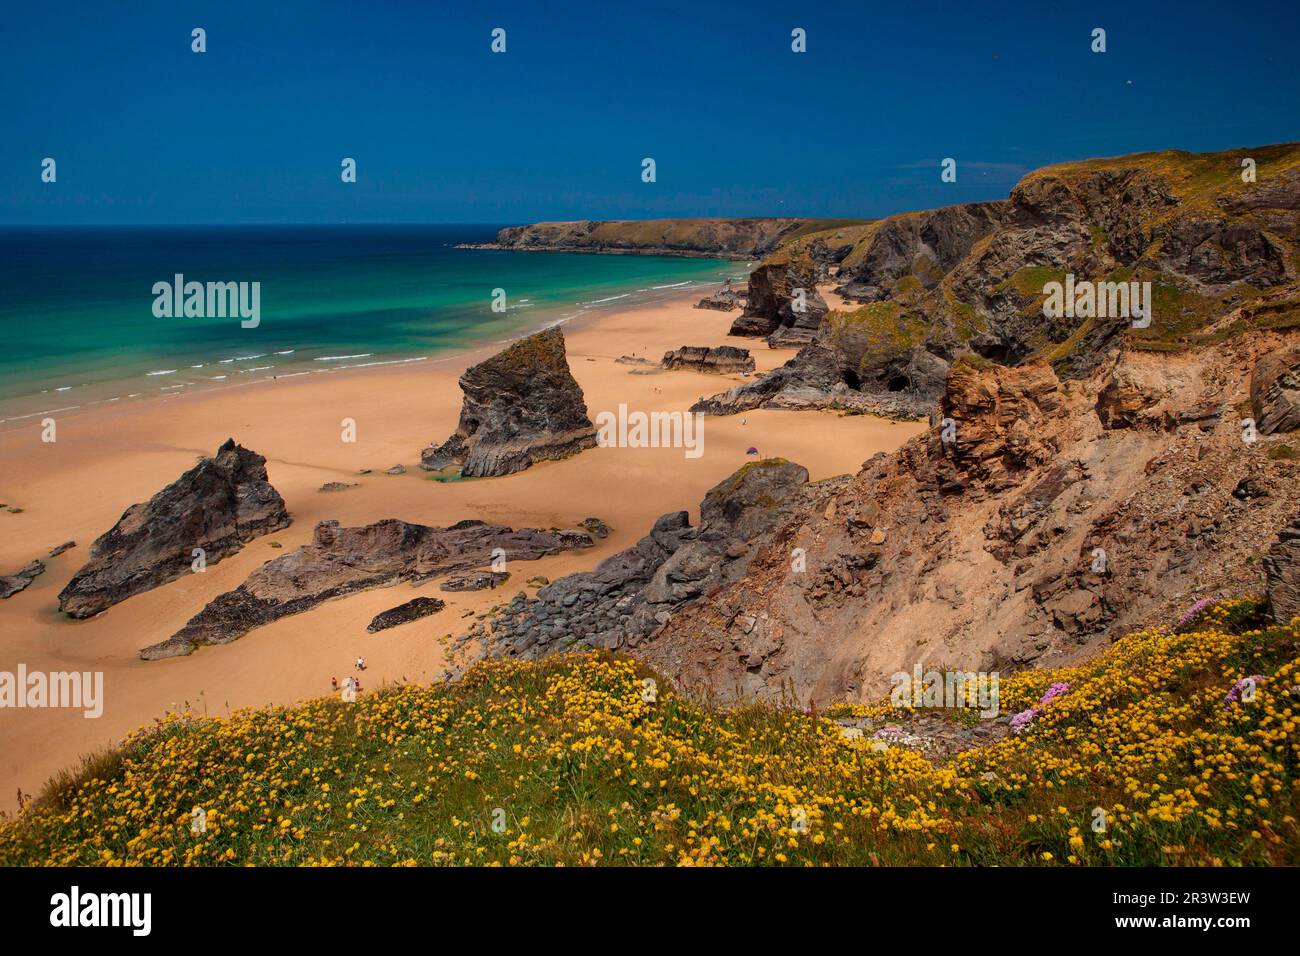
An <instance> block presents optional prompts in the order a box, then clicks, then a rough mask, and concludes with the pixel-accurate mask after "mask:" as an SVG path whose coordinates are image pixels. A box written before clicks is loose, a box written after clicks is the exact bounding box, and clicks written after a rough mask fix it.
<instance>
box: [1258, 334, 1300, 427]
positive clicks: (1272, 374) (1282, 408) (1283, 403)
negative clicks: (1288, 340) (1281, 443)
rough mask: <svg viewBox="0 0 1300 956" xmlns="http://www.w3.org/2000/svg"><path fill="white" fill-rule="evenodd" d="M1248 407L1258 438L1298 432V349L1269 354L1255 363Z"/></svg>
mask: <svg viewBox="0 0 1300 956" xmlns="http://www.w3.org/2000/svg"><path fill="white" fill-rule="evenodd" d="M1250 403H1251V407H1252V409H1253V410H1254V413H1255V426H1256V427H1257V428H1258V429H1259V431H1260V433H1261V434H1264V435H1272V434H1274V433H1275V432H1293V431H1295V430H1296V429H1297V428H1300V346H1297V347H1296V348H1291V349H1279V350H1278V351H1276V352H1271V353H1269V354H1268V355H1265V356H1264V357H1263V358H1261V359H1260V360H1259V361H1258V362H1256V363H1255V371H1254V374H1253V375H1252V376H1251V381H1250Z"/></svg>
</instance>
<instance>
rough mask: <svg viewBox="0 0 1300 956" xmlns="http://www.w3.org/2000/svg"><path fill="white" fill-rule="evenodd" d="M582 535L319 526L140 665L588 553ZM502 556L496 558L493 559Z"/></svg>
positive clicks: (474, 526)
mask: <svg viewBox="0 0 1300 956" xmlns="http://www.w3.org/2000/svg"><path fill="white" fill-rule="evenodd" d="M591 546H592V540H591V536H590V535H589V534H587V533H586V532H585V531H576V530H574V531H540V530H538V529H536V528H522V529H520V530H518V531H515V530H512V529H511V528H507V527H504V526H503V525H494V524H485V523H484V522H482V521H461V522H458V523H456V524H454V525H451V526H450V527H447V528H433V527H429V526H427V525H419V524H409V523H408V522H405V521H398V520H396V519H395V518H388V519H386V520H384V521H377V522H375V523H374V524H370V525H366V526H364V527H360V528H340V527H339V523H338V522H337V521H322V522H321V523H320V524H318V525H317V526H316V530H315V533H314V535H313V539H312V543H311V544H309V545H304V546H303V547H301V548H299V549H298V550H296V551H294V552H292V553H291V554H286V555H285V556H284V557H281V558H276V559H275V560H273V561H268V562H266V564H264V565H262V566H261V567H260V568H258V569H257V570H256V571H254V572H253V573H252V574H250V575H249V576H248V578H247V580H245V581H244V583H243V584H241V585H240V586H239V587H237V588H235V590H233V591H227V592H226V593H225V594H221V595H218V596H217V597H216V598H214V599H213V600H212V601H211V602H209V604H208V606H207V607H205V608H204V609H203V610H202V611H200V612H199V613H198V614H196V615H194V617H192V618H190V620H189V622H188V623H186V625H185V626H184V627H183V628H181V629H180V630H179V631H177V632H176V633H175V634H173V635H172V636H171V637H170V638H168V639H167V640H165V641H162V642H161V643H158V644H154V645H152V646H151V647H146V648H145V649H144V650H142V651H141V652H140V656H141V657H142V658H143V659H144V660H158V659H159V658H164V657H178V656H181V655H184V654H189V653H191V652H192V651H194V649H195V648H196V647H198V646H199V645H200V644H228V643H230V642H231V641H234V640H237V639H239V638H240V637H243V636H244V635H245V634H247V633H248V632H249V631H251V630H252V629H253V628H255V627H261V626H262V625H264V624H269V623H271V622H272V621H277V620H279V619H280V618H282V617H287V616H289V615H290V614H299V613H301V612H303V611H307V610H310V609H311V608H313V607H316V605H318V604H320V603H321V602H323V601H327V600H329V599H330V598H335V597H342V596H344V595H347V594H353V593H355V592H357V591H364V590H367V589H369V588H377V587H389V586H391V585H394V584H399V583H401V582H403V581H411V582H414V583H421V582H423V581H427V580H429V579H431V578H435V577H438V576H440V575H443V574H449V573H451V572H453V571H465V570H469V569H471V568H474V567H478V566H480V565H483V564H487V563H488V562H489V561H490V560H492V557H493V552H494V551H496V550H497V549H501V551H502V552H504V554H505V557H506V559H507V560H515V561H532V560H536V559H537V558H540V557H543V556H545V555H548V554H555V553H557V552H559V551H566V550H569V549H572V548H589V547H591ZM498 554H500V552H498Z"/></svg>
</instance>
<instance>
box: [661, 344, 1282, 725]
mask: <svg viewBox="0 0 1300 956" xmlns="http://www.w3.org/2000/svg"><path fill="white" fill-rule="evenodd" d="M1297 334H1298V333H1296V332H1294V331H1290V332H1285V333H1279V332H1254V331H1250V332H1246V333H1244V334H1242V335H1239V336H1235V337H1234V338H1232V339H1229V340H1227V341H1225V342H1222V343H1220V344H1218V345H1216V346H1215V347H1214V348H1202V349H1196V350H1192V351H1189V352H1185V353H1182V354H1168V353H1155V352H1145V353H1144V352H1136V351H1128V352H1123V351H1121V350H1118V349H1116V350H1113V351H1112V352H1111V353H1109V354H1108V355H1107V356H1105V357H1103V359H1102V362H1101V363H1100V365H1099V366H1098V367H1097V369H1096V370H1095V371H1094V373H1093V374H1092V375H1091V376H1089V377H1088V378H1087V379H1076V380H1073V381H1062V380H1061V378H1060V377H1059V376H1058V375H1057V373H1056V371H1055V370H1054V369H1053V368H1052V366H1051V365H1050V364H1049V363H1046V362H1036V363H1033V364H1029V365H1025V366H1022V367H1017V368H1008V367H1005V366H998V365H996V364H993V363H990V362H987V361H983V360H977V361H972V362H969V363H968V362H967V361H964V360H959V361H957V362H955V363H954V365H953V366H952V368H951V369H950V370H949V372H948V375H947V377H946V379H945V383H944V391H943V395H942V396H941V399H940V402H939V406H938V408H937V409H936V411H935V414H934V418H933V424H932V428H931V430H930V431H929V432H928V433H927V434H926V435H924V436H921V437H919V438H917V439H914V440H913V441H912V442H909V443H908V444H907V445H906V446H904V447H903V449H901V450H900V452H898V453H897V454H895V455H891V456H885V455H880V456H877V457H876V458H874V459H872V460H871V461H869V462H867V463H866V464H865V465H864V467H863V470H862V471H861V472H860V473H859V474H858V475H856V476H854V477H853V478H852V479H851V480H850V481H849V482H848V483H847V485H846V486H845V487H843V488H842V489H839V490H836V491H835V492H834V494H833V495H831V496H830V497H829V498H828V499H826V500H823V501H821V502H819V504H818V506H817V507H815V508H808V509H806V510H805V511H804V512H803V515H802V518H801V519H798V520H796V521H795V522H793V523H792V524H790V525H788V526H787V528H786V530H785V531H784V532H783V533H782V534H781V535H779V536H777V537H776V538H773V539H770V540H768V541H766V542H765V543H764V544H763V546H762V550H761V552H760V554H759V555H758V556H757V557H756V558H755V559H754V561H753V563H752V564H751V565H750V566H749V568H748V569H747V573H746V576H745V578H744V579H743V580H741V581H738V582H735V583H734V584H731V585H727V586H725V587H723V588H721V589H719V590H717V591H716V592H714V593H712V594H711V595H710V596H709V597H708V599H707V600H706V601H703V602H700V603H699V604H697V605H694V606H692V607H690V608H687V609H684V610H683V611H682V613H680V614H677V615H676V616H674V618H673V619H672V621H671V622H669V623H668V625H667V626H666V627H665V628H664V630H663V631H662V632H661V633H660V634H658V635H657V636H656V637H655V639H654V640H652V641H650V642H648V643H645V644H643V645H642V646H640V647H638V648H637V651H636V653H637V654H638V655H640V656H644V657H645V658H646V659H647V660H649V661H650V662H651V663H652V664H654V665H655V666H659V667H663V668H665V669H666V670H667V671H668V672H669V673H671V674H673V675H674V677H675V678H677V679H678V680H680V681H681V682H683V683H684V684H686V685H689V686H704V687H707V688H709V689H711V690H712V691H714V692H716V693H719V694H723V695H728V694H732V693H735V692H736V690H737V689H739V691H740V692H741V693H742V694H746V695H758V696H778V695H779V694H780V693H782V688H783V687H789V686H790V685H793V686H794V688H795V690H796V691H797V692H798V693H799V694H800V695H802V696H812V697H814V698H815V699H817V700H830V699H832V698H841V697H850V698H854V697H864V698H870V697H873V696H875V695H878V694H880V693H881V692H883V691H884V690H885V689H886V687H887V675H889V674H891V673H894V672H897V671H900V670H905V671H910V670H911V669H912V667H913V666H914V665H915V664H916V663H918V662H921V663H923V664H935V665H936V666H937V665H942V666H947V667H962V668H967V669H973V670H984V671H991V670H998V669H1002V670H1004V671H1006V670H1011V669H1014V668H1017V667H1022V666H1025V665H1029V664H1034V665H1045V664H1049V663H1052V662H1054V661H1067V662H1068V661H1071V660H1075V659H1078V658H1079V657H1082V656H1086V655H1088V654H1090V653H1092V652H1093V650H1094V649H1095V646H1096V645H1097V643H1098V642H1100V641H1103V640H1104V639H1105V638H1106V637H1107V635H1115V634H1120V633H1123V632H1124V631H1125V630H1126V629H1130V630H1131V629H1134V628H1138V627H1141V626H1143V625H1145V624H1146V623H1148V622H1150V621H1153V620H1157V619H1159V618H1160V616H1161V615H1166V616H1172V617H1173V618H1176V617H1177V616H1178V614H1179V612H1181V611H1182V610H1184V609H1186V608H1187V607H1189V606H1190V605H1192V604H1193V603H1194V602H1195V601H1196V600H1198V599H1199V598H1202V597H1207V596H1211V595H1213V594H1215V593H1221V594H1241V593H1260V592H1261V591H1264V590H1265V589H1266V587H1267V590H1268V591H1269V592H1270V593H1272V594H1273V595H1274V596H1275V597H1274V599H1275V602H1276V604H1277V605H1278V606H1279V608H1281V610H1280V611H1278V612H1277V613H1280V614H1281V615H1283V616H1285V615H1286V614H1289V613H1292V609H1293V607H1294V587H1292V584H1293V582H1292V580H1291V579H1292V578H1294V569H1293V568H1292V567H1291V563H1294V556H1293V554H1292V551H1288V550H1287V549H1288V548H1291V547H1292V546H1291V543H1290V542H1291V539H1292V538H1293V537H1294V536H1295V535H1294V530H1293V529H1294V525H1293V524H1292V525H1291V528H1292V530H1287V531H1283V532H1282V539H1283V544H1281V545H1278V546H1276V547H1274V553H1273V555H1272V556H1271V558H1270V559H1269V561H1268V562H1264V561H1263V560H1262V559H1263V558H1264V556H1265V552H1266V550H1267V549H1268V548H1269V545H1270V543H1271V542H1272V541H1273V540H1274V538H1275V536H1276V535H1277V534H1278V533H1279V529H1283V528H1286V527H1287V525H1288V524H1289V523H1291V522H1293V521H1294V519H1295V515H1296V501H1297V500H1300V463H1298V462H1297V459H1300V453H1297V451H1296V450H1295V446H1296V444H1297V440H1296V439H1297V433H1296V432H1294V431H1293V432H1291V433H1289V434H1288V433H1274V434H1271V435H1268V436H1264V435H1258V436H1255V437H1252V436H1251V434H1250V433H1249V431H1248V430H1247V429H1245V428H1244V427H1243V424H1242V419H1243V418H1247V417H1248V416H1250V415H1251V404H1250V400H1249V395H1250V382H1251V379H1252V377H1253V375H1254V373H1255V369H1256V368H1257V367H1260V366H1263V367H1266V368H1269V367H1273V366H1275V364H1276V363H1277V361H1278V360H1279V356H1285V355H1288V354H1289V353H1290V350H1291V349H1293V348H1294V347H1295V345H1296V344H1297ZM1243 435H1245V436H1246V438H1245V439H1244V438H1243ZM1292 550H1294V549H1292ZM800 555H802V562H803V563H804V564H805V565H806V566H805V567H803V568H802V569H801V567H800V564H801V561H800V559H799V558H798V556H800ZM1288 562H1290V563H1288ZM1265 568H1266V569H1267V570H1268V573H1269V580H1268V583H1267V586H1266V585H1265V581H1264V574H1263V570H1264V569H1265ZM737 607H741V608H743V609H744V610H743V614H742V616H743V618H744V620H743V621H742V622H741V623H740V624H738V623H737V620H738V618H737V616H736V615H735V613H734V612H735V609H736V608H737ZM756 645H757V646H762V647H763V648H764V649H765V654H764V655H763V656H762V658H761V660H755V658H754V657H753V655H752V653H751V650H752V648H753V647H754V646H756Z"/></svg>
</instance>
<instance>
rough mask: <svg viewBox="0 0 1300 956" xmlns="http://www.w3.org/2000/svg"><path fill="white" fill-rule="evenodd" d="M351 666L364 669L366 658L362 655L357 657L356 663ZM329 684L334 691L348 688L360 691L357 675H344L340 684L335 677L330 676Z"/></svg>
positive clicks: (359, 681)
mask: <svg viewBox="0 0 1300 956" xmlns="http://www.w3.org/2000/svg"><path fill="white" fill-rule="evenodd" d="M352 666H353V667H354V668H356V669H357V670H359V671H363V670H365V669H366V659H365V658H364V657H358V658H357V660H356V663H354V664H353V665H352ZM330 686H331V687H332V688H334V690H336V691H337V690H342V689H345V688H350V689H351V690H352V691H353V692H354V693H357V694H359V693H361V679H360V678H359V677H345V678H343V683H342V684H340V683H339V679H338V678H337V677H331V678H330Z"/></svg>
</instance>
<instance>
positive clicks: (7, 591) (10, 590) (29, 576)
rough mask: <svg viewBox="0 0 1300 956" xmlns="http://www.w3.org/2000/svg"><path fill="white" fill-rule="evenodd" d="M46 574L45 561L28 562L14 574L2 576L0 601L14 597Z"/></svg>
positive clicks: (0, 578) (0, 576)
mask: <svg viewBox="0 0 1300 956" xmlns="http://www.w3.org/2000/svg"><path fill="white" fill-rule="evenodd" d="M44 573H45V563H44V562H43V561H28V562H27V563H26V564H25V565H23V566H22V567H21V568H19V569H18V570H17V571H15V572H14V573H13V574H6V575H0V599H3V598H10V597H13V596H14V595H15V594H17V593H18V592H19V591H22V590H24V589H25V588H26V587H27V585H29V584H31V583H32V582H33V581H35V580H36V579H37V578H38V577H40V576H41V575H42V574H44Z"/></svg>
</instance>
